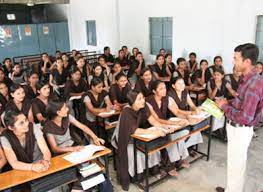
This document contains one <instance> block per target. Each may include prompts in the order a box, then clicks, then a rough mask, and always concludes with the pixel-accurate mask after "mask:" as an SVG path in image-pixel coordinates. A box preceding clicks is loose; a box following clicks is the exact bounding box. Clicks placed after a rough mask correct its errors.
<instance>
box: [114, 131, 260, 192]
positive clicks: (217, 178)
mask: <svg viewBox="0 0 263 192" xmlns="http://www.w3.org/2000/svg"><path fill="white" fill-rule="evenodd" d="M257 134H258V137H257V138H254V139H253V141H252V143H251V145H250V148H249V154H248V164H247V165H248V166H247V179H246V184H245V191H244V192H260V191H262V190H263V155H262V153H263V129H259V130H257ZM204 139H205V143H204V144H202V145H200V146H199V147H200V149H201V150H202V149H203V150H206V147H207V139H206V137H205V136H204ZM226 150H227V144H226V143H223V142H221V141H219V140H217V139H215V138H213V140H212V145H211V159H210V161H208V162H207V161H205V160H199V161H197V162H195V163H194V164H192V165H191V167H190V168H189V169H187V170H182V171H180V172H179V174H180V175H179V177H178V178H169V179H167V180H165V181H163V182H162V183H159V184H157V185H156V186H153V187H151V188H150V191H152V192H160V191H165V192H214V191H215V187H216V186H225V183H226ZM110 174H111V178H112V182H113V185H114V191H117V192H121V191H122V190H121V187H120V185H119V184H117V181H116V176H115V171H113V168H112V167H110ZM129 191H130V192H141V191H142V190H140V189H139V188H138V187H137V186H135V185H133V184H131V185H130V190H129Z"/></svg>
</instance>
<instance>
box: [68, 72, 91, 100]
mask: <svg viewBox="0 0 263 192" xmlns="http://www.w3.org/2000/svg"><path fill="white" fill-rule="evenodd" d="M87 89H88V85H87V83H86V81H85V80H84V79H82V78H81V72H80V70H79V69H78V68H76V67H75V68H73V69H72V70H71V79H69V80H67V82H66V85H65V90H64V96H65V97H66V98H67V99H69V98H70V97H72V96H82V95H83V94H84V93H85V92H86V91H87Z"/></svg>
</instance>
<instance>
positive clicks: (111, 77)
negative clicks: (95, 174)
mask: <svg viewBox="0 0 263 192" xmlns="http://www.w3.org/2000/svg"><path fill="white" fill-rule="evenodd" d="M120 72H123V71H122V68H121V64H120V63H118V62H115V63H114V64H113V67H112V70H111V73H110V75H109V81H110V84H111V85H112V84H114V83H116V79H115V77H116V75H118V74H119V73H120Z"/></svg>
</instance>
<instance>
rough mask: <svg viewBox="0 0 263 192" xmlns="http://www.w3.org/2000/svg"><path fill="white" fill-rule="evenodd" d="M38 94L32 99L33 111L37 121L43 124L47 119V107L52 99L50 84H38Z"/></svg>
mask: <svg viewBox="0 0 263 192" xmlns="http://www.w3.org/2000/svg"><path fill="white" fill-rule="evenodd" d="M36 87H37V92H38V96H37V97H36V98H34V99H33V100H32V112H33V116H34V119H35V122H36V123H41V124H43V123H44V122H45V121H46V119H47V113H46V108H47V105H48V103H49V101H50V86H49V84H48V83H47V82H46V83H45V82H40V83H38V84H37V86H36Z"/></svg>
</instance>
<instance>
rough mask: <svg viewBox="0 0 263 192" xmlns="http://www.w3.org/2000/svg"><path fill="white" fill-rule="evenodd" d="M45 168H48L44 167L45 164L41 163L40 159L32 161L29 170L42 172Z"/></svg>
mask: <svg viewBox="0 0 263 192" xmlns="http://www.w3.org/2000/svg"><path fill="white" fill-rule="evenodd" d="M47 169H48V168H47V167H45V165H43V163H41V162H40V161H39V162H36V163H33V164H32V167H31V170H32V171H34V172H37V173H40V172H44V171H46V170H47Z"/></svg>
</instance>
